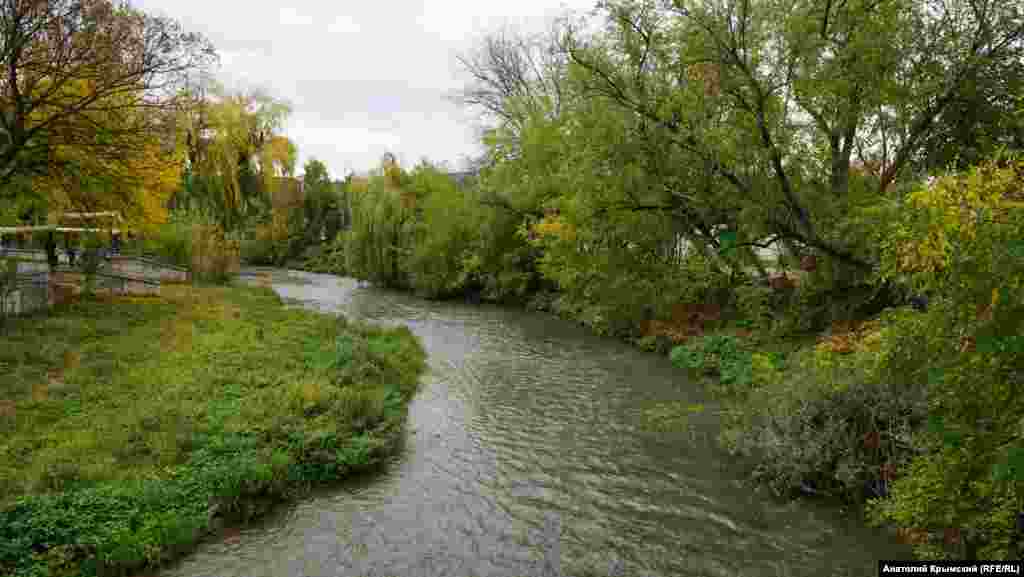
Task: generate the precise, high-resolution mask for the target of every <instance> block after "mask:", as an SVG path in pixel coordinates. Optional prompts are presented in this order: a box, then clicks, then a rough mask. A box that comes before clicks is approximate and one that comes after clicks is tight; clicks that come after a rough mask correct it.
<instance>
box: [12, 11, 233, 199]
mask: <svg viewBox="0 0 1024 577" xmlns="http://www.w3.org/2000/svg"><path fill="white" fill-rule="evenodd" d="M0 58H2V62H0V64H2V71H3V72H2V73H0V185H4V184H7V183H10V182H11V181H12V180H14V179H16V178H18V177H25V176H28V177H31V176H33V175H48V174H51V173H52V172H53V171H55V170H63V169H65V168H68V166H69V165H68V164H67V163H66V161H65V159H64V157H62V156H61V155H59V154H54V151H55V150H57V149H58V148H59V147H62V146H75V147H83V146H88V148H89V150H90V154H91V155H92V156H94V157H97V158H99V157H103V158H106V159H112V160H116V159H118V158H120V157H121V156H122V155H123V154H124V153H125V152H126V151H131V150H136V149H139V148H141V147H143V146H144V145H145V142H146V141H147V139H148V138H149V137H150V135H152V134H153V133H155V132H165V131H166V126H165V125H164V122H166V120H167V117H166V116H164V115H161V114H127V113H128V112H133V111H141V110H168V109H172V108H174V107H175V106H177V105H178V104H180V99H179V98H178V94H179V90H178V88H179V87H180V86H181V84H182V82H183V81H184V80H185V78H186V77H187V76H188V75H189V74H190V73H193V72H195V71H197V70H198V69H200V68H203V67H205V66H206V65H208V64H209V63H211V62H212V60H213V59H214V58H215V54H214V51H213V48H212V46H211V45H210V43H209V42H208V41H207V40H206V39H205V38H203V37H202V36H200V35H198V34H194V33H189V32H185V31H184V30H183V29H182V27H181V25H180V24H179V23H178V22H176V21H174V20H172V19H169V18H166V17H160V16H152V15H148V14H145V13H143V12H141V11H139V10H136V9H133V8H131V7H130V6H128V5H127V4H114V3H113V2H111V1H110V0H2V1H0ZM111 118H117V119H118V122H116V123H109V122H106V121H108V120H110V119H111Z"/></svg>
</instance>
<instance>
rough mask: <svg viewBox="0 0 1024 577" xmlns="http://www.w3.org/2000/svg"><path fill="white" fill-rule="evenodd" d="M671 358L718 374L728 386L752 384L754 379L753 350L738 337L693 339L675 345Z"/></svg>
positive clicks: (737, 386) (709, 373)
mask: <svg viewBox="0 0 1024 577" xmlns="http://www.w3.org/2000/svg"><path fill="white" fill-rule="evenodd" d="M669 358H670V359H671V361H672V363H673V364H675V365H676V366H678V367H681V368H687V369H693V370H697V371H700V372H702V373H704V374H708V375H717V376H718V383H719V386H720V387H722V388H723V389H724V390H732V389H742V388H744V387H748V386H749V385H750V384H751V382H752V380H753V373H752V353H751V351H750V350H748V349H747V348H746V347H745V346H744V345H743V343H742V342H741V341H740V339H738V338H737V337H734V336H731V335H723V334H713V335H705V336H702V337H697V338H694V339H691V340H690V341H689V342H687V343H686V344H685V345H680V346H677V347H675V348H673V349H672V351H671V353H670V355H669Z"/></svg>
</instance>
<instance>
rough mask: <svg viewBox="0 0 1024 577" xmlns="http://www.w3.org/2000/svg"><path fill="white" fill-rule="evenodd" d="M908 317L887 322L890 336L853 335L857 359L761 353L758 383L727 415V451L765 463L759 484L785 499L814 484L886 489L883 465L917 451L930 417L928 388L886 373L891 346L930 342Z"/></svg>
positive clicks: (860, 492)
mask: <svg viewBox="0 0 1024 577" xmlns="http://www.w3.org/2000/svg"><path fill="white" fill-rule="evenodd" d="M908 314H910V313H900V314H897V315H890V316H887V323H888V324H887V325H886V327H885V328H884V329H880V331H881V332H874V331H872V332H868V333H866V334H865V335H863V336H859V337H850V338H853V339H859V340H857V342H855V343H854V345H853V350H851V351H850V352H835V351H833V350H832V349H831V348H830V346H829V344H828V343H827V342H826V343H823V344H821V345H819V346H817V347H811V348H805V349H803V350H801V351H799V352H797V353H796V354H795V355H793V356H792V358H789V359H784V358H783V357H781V356H779V355H768V354H760V353H759V354H755V355H754V356H753V357H752V359H751V360H752V363H751V369H752V371H751V382H752V386H750V387H747V388H745V389H743V390H742V391H740V390H737V389H736V388H733V389H732V392H733V393H734V396H733V397H731V398H730V400H731V401H732V402H730V403H728V406H727V408H726V409H725V410H723V431H722V440H723V444H724V445H725V446H726V447H727V448H728V449H730V450H731V451H733V452H735V453H739V454H743V455H748V456H756V457H757V458H758V461H759V463H760V465H759V466H758V468H757V471H756V474H757V477H758V478H759V479H761V480H762V481H764V482H766V483H767V484H768V485H769V486H771V487H772V488H773V489H775V490H776V491H777V492H779V493H785V492H788V491H790V490H792V489H795V488H797V487H800V486H804V487H805V488H806V487H811V488H813V489H814V490H815V491H817V492H819V493H822V494H831V495H834V496H837V497H841V498H844V499H851V500H854V501H862V500H863V499H864V498H865V490H866V489H867V490H868V496H871V495H872V493H871V491H877V492H884V491H885V490H886V488H887V487H886V483H887V482H888V480H889V479H888V478H887V477H888V476H887V475H886V474H883V471H882V469H881V468H882V467H883V466H886V465H887V464H892V465H894V466H895V465H897V464H898V463H901V462H902V461H903V460H905V459H906V458H908V457H909V456H910V455H912V454H913V451H914V448H913V445H912V444H911V434H912V432H913V431H914V430H915V428H916V427H918V426H919V425H920V424H921V423H922V422H924V419H925V418H926V416H927V403H926V397H925V390H924V388H923V387H920V386H917V387H914V386H909V385H907V384H905V383H904V382H901V381H899V380H895V379H893V378H890V377H891V375H887V374H886V373H883V372H880V367H881V366H882V365H881V364H880V363H881V360H880V359H882V358H884V355H885V352H884V351H879V350H877V344H878V343H880V342H881V341H882V339H885V340H886V341H887V342H890V343H895V342H896V341H898V340H906V341H912V340H913V339H915V338H919V336H920V335H917V334H916V332H915V331H910V332H908V331H909V329H910V328H912V327H913V328H917V327H918V324H916V323H913V322H910V323H909V324H908V321H907V318H906V315H908ZM912 320H913V319H912V317H911V321H912ZM912 334H913V335H914V336H911V335H912Z"/></svg>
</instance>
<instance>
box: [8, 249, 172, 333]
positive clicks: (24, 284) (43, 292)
mask: <svg viewBox="0 0 1024 577" xmlns="http://www.w3.org/2000/svg"><path fill="white" fill-rule="evenodd" d="M65 256H66V255H65ZM3 257H6V258H8V259H12V261H13V262H14V263H16V264H15V265H14V268H13V269H10V270H9V271H8V272H7V273H6V274H2V275H0V318H6V317H10V316H16V315H23V314H28V313H32V312H36V311H40V310H43V311H45V310H47V309H48V308H49V307H50V306H52V305H54V304H60V303H62V302H64V301H66V300H67V299H68V298H70V297H71V296H74V295H76V294H79V293H80V292H81V291H82V288H83V285H84V283H85V282H86V278H87V276H88V275H86V273H85V272H84V271H83V270H82V269H80V268H76V267H72V266H70V265H69V264H68V262H69V261H68V259H66V258H63V259H60V261H59V264H58V265H57V266H56V267H54V268H53V269H52V270H51V268H50V266H49V263H47V261H46V253H45V252H43V251H39V250H29V249H6V250H3V251H2V252H0V258H3ZM189 279H190V275H189V271H188V269H185V268H183V267H178V266H174V265H169V264H167V263H164V262H161V261H159V260H156V259H154V258H151V257H148V256H108V258H106V259H104V260H103V261H101V265H100V268H99V270H97V271H96V272H95V273H94V274H92V275H91V278H90V279H89V280H90V282H92V283H93V289H94V290H96V291H98V292H106V293H110V294H116V295H125V294H135V295H156V294H159V293H160V286H161V283H162V282H186V281H188V280H189Z"/></svg>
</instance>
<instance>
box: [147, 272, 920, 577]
mask: <svg viewBox="0 0 1024 577" xmlns="http://www.w3.org/2000/svg"><path fill="white" fill-rule="evenodd" d="M273 287H274V289H275V290H276V291H277V292H278V293H279V294H280V295H281V296H282V297H284V298H286V299H290V300H293V301H295V302H296V303H301V304H302V305H303V306H308V307H312V308H316V309H319V310H323V311H331V312H341V313H343V314H345V315H346V316H348V317H349V318H355V319H363V320H368V321H372V322H376V323H384V324H404V325H407V326H409V327H410V328H411V329H412V330H413V332H415V333H416V334H417V335H418V336H419V337H420V338H421V339H422V341H423V345H424V346H425V348H426V350H427V353H428V354H429V371H428V373H427V374H426V375H424V378H423V384H422V388H421V390H420V392H419V393H418V395H417V396H416V397H415V399H414V400H413V402H412V404H411V406H410V414H409V434H408V436H407V446H406V449H405V451H404V452H403V453H402V454H401V455H400V456H399V457H397V458H396V459H395V460H394V462H393V463H392V464H391V465H390V466H389V467H388V468H387V469H386V470H385V472H384V473H383V474H381V475H377V476H374V477H373V478H372V479H365V480H359V481H354V482H349V483H346V484H345V485H342V486H341V487H335V488H333V489H331V490H330V491H321V492H318V493H315V494H313V495H311V496H310V497H308V498H306V499H304V500H302V501H300V502H297V503H293V504H290V505H287V506H283V507H281V508H280V510H278V511H277V512H275V513H274V514H272V515H271V516H269V517H268V518H266V519H265V520H263V521H262V522H260V523H259V524H257V525H254V526H251V527H249V528H246V529H244V530H242V531H241V533H240V534H239V535H235V536H233V537H232V538H229V539H225V540H218V541H215V542H209V543H206V544H204V545H203V546H201V547H200V548H199V550H198V551H197V552H196V553H195V554H193V555H191V556H190V557H188V558H186V559H185V560H183V561H182V562H181V563H179V564H178V565H176V566H174V567H172V568H170V569H167V570H165V571H163V572H162V573H161V575H163V576H164V577H185V576H190V577H200V576H204V577H229V576H238V577H242V576H245V577H262V576H268V577H269V576H275V577H283V576H295V577H300V576H301V577H314V576H328V575H330V576H335V575H337V576H353V577H360V576H367V577H370V576H373V577H391V576H394V577H414V576H416V577H418V576H424V577H441V576H453V577H455V576H458V577H470V576H479V577H491V576H494V577H499V576H500V577H521V576H539V575H544V574H545V572H550V566H551V565H552V564H557V563H554V562H553V560H556V561H558V563H560V565H561V571H562V572H561V574H562V575H566V576H581V577H582V576H584V575H595V576H596V575H600V576H601V577H606V576H608V575H610V574H616V575H631V576H637V577H675V576H695V577H696V576H702V577H703V576H707V577H712V576H715V577H718V576H722V577H724V576H729V577H739V576H744V577H746V576H751V577H752V576H758V577H811V576H815V577H821V576H826V575H827V576H835V577H843V576H849V577H865V576H869V575H875V574H876V561H877V559H882V558H890V559H892V558H908V556H909V551H908V550H907V549H906V548H904V547H901V546H898V545H895V544H893V543H891V542H890V541H889V540H888V539H887V538H886V537H885V536H883V535H882V534H881V533H880V532H875V531H873V530H870V529H867V528H864V527H863V526H862V523H861V522H859V521H858V520H857V519H855V518H852V517H851V516H849V515H844V514H842V513H841V512H840V511H838V510H836V509H835V508H833V507H827V506H823V505H817V504H815V503H812V502H806V501H795V502H782V501H779V500H777V499H774V498H771V497H770V496H769V495H768V494H767V493H766V492H764V491H759V490H757V489H756V488H755V487H753V486H751V485H750V484H748V483H746V482H744V481H743V478H744V477H743V471H742V469H741V468H740V465H739V464H738V463H737V462H736V460H735V459H734V458H731V457H730V456H729V455H728V454H726V453H724V452H723V451H722V450H720V449H719V448H717V447H716V444H715V435H716V434H717V426H718V425H717V418H716V416H715V407H714V405H713V404H711V403H709V402H708V400H707V399H706V398H705V395H704V392H703V391H702V390H701V387H699V386H697V385H694V384H692V383H689V382H687V380H686V378H685V374H684V373H683V372H681V371H678V370H676V369H675V368H674V367H672V365H671V364H670V363H669V361H668V360H667V359H666V358H664V357H662V356H658V355H655V354H650V353H644V352H640V351H637V350H635V349H634V348H632V347H630V346H629V345H627V344H625V343H622V342H619V341H617V340H614V339H609V338H600V337H597V336H594V335H592V334H590V333H588V332H587V331H586V330H585V329H584V328H582V327H579V326H576V325H574V324H572V323H569V322H566V321H563V320H560V319H557V318H553V317H551V316H549V315H546V314H543V313H533V312H527V311H522V310H514V309H508V308H501V307H497V306H490V305H468V304H462V303H440V302H431V301H426V300H422V299H419V298H416V297H414V296H412V295H407V294H402V293H398V292H392V291H385V290H382V289H379V288H373V287H370V286H367V285H365V284H362V283H359V282H357V281H355V280H352V279H347V278H339V277H333V276H329V275H317V274H310V273H299V272H285V271H275V272H274V274H273ZM674 401H680V402H685V403H687V404H690V403H693V404H697V403H705V404H706V410H705V411H704V412H703V413H698V414H695V415H694V416H693V417H691V419H690V428H689V430H682V431H675V432H672V433H665V432H658V431H655V430H651V429H650V427H648V426H645V422H646V421H645V418H644V415H645V411H647V410H648V409H650V408H652V407H655V406H656V405H657V404H658V403H664V402H674Z"/></svg>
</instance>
